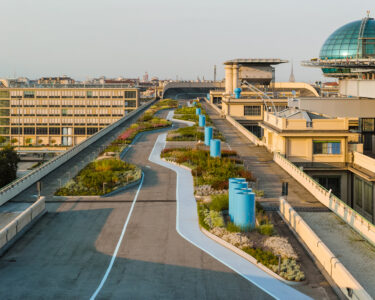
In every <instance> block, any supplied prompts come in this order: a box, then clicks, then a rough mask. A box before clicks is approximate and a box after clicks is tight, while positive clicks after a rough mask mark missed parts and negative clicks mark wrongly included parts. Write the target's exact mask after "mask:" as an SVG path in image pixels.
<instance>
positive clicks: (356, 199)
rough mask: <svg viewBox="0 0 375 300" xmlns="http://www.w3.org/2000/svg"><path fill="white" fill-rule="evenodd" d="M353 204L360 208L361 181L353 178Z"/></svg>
mask: <svg viewBox="0 0 375 300" xmlns="http://www.w3.org/2000/svg"><path fill="white" fill-rule="evenodd" d="M354 203H355V204H356V205H357V206H359V207H362V180H361V179H359V178H358V177H354Z"/></svg>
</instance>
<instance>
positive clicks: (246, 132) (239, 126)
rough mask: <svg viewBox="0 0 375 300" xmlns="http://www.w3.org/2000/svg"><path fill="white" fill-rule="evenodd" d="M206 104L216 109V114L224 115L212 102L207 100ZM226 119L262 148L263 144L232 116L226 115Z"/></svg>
mask: <svg viewBox="0 0 375 300" xmlns="http://www.w3.org/2000/svg"><path fill="white" fill-rule="evenodd" d="M205 100H206V102H207V103H208V104H209V105H210V106H211V107H212V108H213V109H214V110H216V112H217V113H218V114H220V115H223V112H222V111H221V110H220V109H219V108H218V107H217V106H216V105H215V104H212V103H211V102H210V101H208V100H207V99H205ZM225 118H226V119H227V120H228V122H229V123H231V124H232V125H233V126H234V127H236V129H237V130H238V131H239V132H241V133H242V134H243V135H244V136H245V137H246V138H247V139H248V140H250V142H252V143H253V144H255V145H257V146H262V145H263V142H262V141H261V140H260V139H259V138H258V137H257V136H256V135H255V134H253V133H251V132H250V131H249V130H247V129H246V128H245V127H244V126H242V125H241V124H240V123H238V122H237V121H236V120H235V119H233V118H232V117H231V116H228V115H226V116H225Z"/></svg>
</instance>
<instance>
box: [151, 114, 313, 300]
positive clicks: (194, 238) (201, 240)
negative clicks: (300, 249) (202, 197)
mask: <svg viewBox="0 0 375 300" xmlns="http://www.w3.org/2000/svg"><path fill="white" fill-rule="evenodd" d="M176 121H177V120H176ZM166 137H167V133H163V134H161V135H159V136H158V139H157V140H156V142H155V145H154V148H153V149H152V152H151V154H150V157H149V161H151V162H153V163H156V164H159V165H161V166H163V167H166V168H169V169H171V170H173V171H175V172H176V174H177V184H176V186H177V187H176V199H177V216H176V217H177V220H176V230H177V232H178V233H179V234H180V235H181V236H182V237H183V238H185V239H186V240H188V241H189V242H190V243H192V244H193V245H195V246H196V247H198V248H200V249H202V250H203V251H205V252H206V253H208V254H209V255H211V256H212V257H214V258H215V259H217V260H218V261H220V262H221V263H223V264H224V265H226V266H227V267H229V268H231V269H232V270H234V271H235V272H237V273H238V274H239V275H241V276H242V277H244V278H245V279H246V280H248V281H249V282H251V283H252V284H254V285H256V286H257V287H259V288H260V289H262V290H263V291H265V292H266V293H268V294H269V295H270V296H272V297H274V298H276V299H310V298H309V297H308V296H306V295H304V294H302V293H300V292H299V291H297V290H295V289H293V288H291V287H290V286H288V285H286V284H284V283H282V282H281V281H279V280H277V279H275V278H273V277H272V276H270V275H268V274H267V273H265V272H263V271H262V270H261V269H259V268H258V267H257V266H255V265H254V264H252V263H250V262H249V261H247V260H245V259H244V258H242V257H241V256H239V255H237V254H235V253H233V252H232V251H230V250H229V249H227V248H225V247H223V246H221V245H219V244H217V243H216V242H214V241H213V240H211V239H210V238H208V237H207V236H206V235H204V234H203V233H202V232H201V231H200V229H199V225H198V215H197V205H196V201H195V198H194V189H193V177H192V175H191V172H190V171H189V170H186V169H184V168H181V167H179V166H176V165H174V164H171V163H168V162H165V161H163V160H161V158H160V153H161V151H162V150H163V149H164V148H165V144H166Z"/></svg>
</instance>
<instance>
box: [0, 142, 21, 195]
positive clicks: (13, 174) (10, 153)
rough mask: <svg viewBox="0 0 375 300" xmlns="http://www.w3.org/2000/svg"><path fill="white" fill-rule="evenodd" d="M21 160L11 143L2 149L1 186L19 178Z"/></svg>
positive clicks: (0, 154) (0, 156)
mask: <svg viewBox="0 0 375 300" xmlns="http://www.w3.org/2000/svg"><path fill="white" fill-rule="evenodd" d="M19 160H20V159H19V157H18V154H17V152H16V151H14V149H13V147H11V146H9V145H7V146H5V147H4V148H3V149H2V150H1V151H0V174H1V176H0V188H1V187H3V186H5V185H7V184H8V183H10V182H12V181H13V180H15V179H16V178H17V165H18V162H19Z"/></svg>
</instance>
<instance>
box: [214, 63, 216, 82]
mask: <svg viewBox="0 0 375 300" xmlns="http://www.w3.org/2000/svg"><path fill="white" fill-rule="evenodd" d="M214 82H216V65H214Z"/></svg>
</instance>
